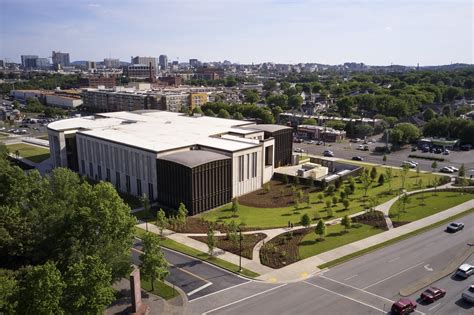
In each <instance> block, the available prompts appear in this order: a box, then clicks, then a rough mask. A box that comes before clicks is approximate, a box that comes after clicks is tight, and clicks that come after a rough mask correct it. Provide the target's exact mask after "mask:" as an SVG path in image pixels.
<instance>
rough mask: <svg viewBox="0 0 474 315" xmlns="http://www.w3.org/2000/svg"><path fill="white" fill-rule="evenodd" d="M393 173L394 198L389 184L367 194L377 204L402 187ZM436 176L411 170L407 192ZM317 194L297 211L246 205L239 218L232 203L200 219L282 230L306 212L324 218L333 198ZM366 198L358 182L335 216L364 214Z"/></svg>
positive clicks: (335, 209) (397, 174)
mask: <svg viewBox="0 0 474 315" xmlns="http://www.w3.org/2000/svg"><path fill="white" fill-rule="evenodd" d="M364 166H366V165H364ZM370 168H371V167H369V169H370ZM376 169H377V174H380V173H382V172H385V167H383V166H376ZM392 173H393V177H394V178H393V179H392V182H391V186H392V190H393V193H392V194H391V195H389V194H387V193H386V192H387V191H388V184H387V183H385V184H384V185H383V186H378V184H377V182H374V183H373V184H372V186H371V187H370V188H369V190H368V192H367V196H368V197H372V196H375V197H377V198H378V204H381V203H383V202H385V201H387V200H389V199H391V198H393V197H395V196H396V194H395V191H396V190H397V189H399V188H400V187H401V178H400V170H398V169H393V171H392ZM434 177H439V176H435V175H432V174H429V173H421V174H419V176H418V175H417V174H416V172H414V171H410V172H409V174H408V176H407V179H406V183H405V188H406V189H407V190H408V191H411V190H417V189H420V186H418V185H417V182H418V180H420V179H421V181H422V186H421V188H425V187H426V186H428V185H430V183H431V181H432V179H433V178H434ZM377 179H378V176H377ZM318 194H319V193H318V192H316V193H312V194H310V200H311V204H310V206H309V207H306V204H303V205H301V208H300V209H298V210H297V211H296V210H295V209H294V208H293V207H282V208H255V207H248V206H244V205H242V204H241V205H240V206H239V211H238V217H232V212H231V204H227V205H224V206H222V207H219V208H217V209H214V210H211V211H208V212H206V213H203V214H201V215H200V216H201V217H202V218H204V219H206V220H209V221H225V222H229V221H231V220H235V221H236V223H238V224H239V223H244V224H245V225H246V226H247V227H250V228H274V227H282V226H287V225H288V221H292V222H293V224H295V225H297V224H299V223H298V222H299V221H300V218H301V216H302V215H303V214H305V213H307V214H308V215H309V216H310V217H311V218H314V215H315V213H317V212H319V213H320V215H321V216H323V217H324V216H325V213H326V212H325V210H324V208H325V204H324V201H325V200H326V199H330V198H331V197H327V196H325V199H323V202H322V203H321V202H319V201H318V199H317V195H318ZM335 195H336V196H337V197H339V192H336V194H335ZM363 195H364V192H363V189H362V184H358V183H356V191H355V193H354V194H353V195H351V196H349V200H350V205H349V209H348V210H344V207H343V205H342V204H341V203H340V202H339V203H338V204H337V205H336V206H335V207H333V208H332V210H333V215H334V216H335V217H342V216H344V215H346V214H353V213H356V212H359V211H363V210H364V209H365V202H364V200H363Z"/></svg>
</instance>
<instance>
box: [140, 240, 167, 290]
mask: <svg viewBox="0 0 474 315" xmlns="http://www.w3.org/2000/svg"><path fill="white" fill-rule="evenodd" d="M140 261H141V264H140V270H141V271H142V274H143V278H144V279H149V280H150V281H151V290H152V291H154V290H155V281H156V280H160V281H163V280H164V279H165V277H166V276H167V275H168V274H169V271H168V262H167V261H166V259H165V256H164V254H163V252H162V251H161V248H160V242H159V240H158V239H157V238H156V237H155V236H154V235H152V234H150V233H146V234H145V236H144V237H143V254H141V255H140Z"/></svg>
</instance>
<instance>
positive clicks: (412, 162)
mask: <svg viewBox="0 0 474 315" xmlns="http://www.w3.org/2000/svg"><path fill="white" fill-rule="evenodd" d="M408 162H410V163H411V164H415V166H418V162H417V161H413V160H408Z"/></svg>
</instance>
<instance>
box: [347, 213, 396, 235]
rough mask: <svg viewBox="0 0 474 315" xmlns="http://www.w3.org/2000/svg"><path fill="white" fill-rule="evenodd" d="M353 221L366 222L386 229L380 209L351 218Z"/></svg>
mask: <svg viewBox="0 0 474 315" xmlns="http://www.w3.org/2000/svg"><path fill="white" fill-rule="evenodd" d="M352 222H353V223H363V224H367V225H370V226H373V227H376V228H379V229H382V230H384V231H388V227H387V222H385V218H384V216H383V213H382V212H380V211H373V212H367V213H364V214H361V215H358V216H356V217H353V218H352Z"/></svg>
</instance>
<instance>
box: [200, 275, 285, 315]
mask: <svg viewBox="0 0 474 315" xmlns="http://www.w3.org/2000/svg"><path fill="white" fill-rule="evenodd" d="M287 284H288V283H284V284H281V285H279V286H277V287H273V288H270V289H268V290H265V291H262V292H259V293H255V294H252V295H250V296H247V297H245V298H243V299H240V300H237V301H234V302H231V303H228V304H225V305H222V306H219V307H216V308H214V309H212V310H209V311H207V312H204V313H202V315H206V314H209V313H212V312H215V311H218V310H221V309H223V308H226V307H228V306H231V305H234V304H237V303H240V302H243V301H246V300H248V299H251V298H254V297H256V296H259V295H262V294H265V293H267V292H270V291H273V290H277V289H279V288H281V287H284V286H286V285H287Z"/></svg>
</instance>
